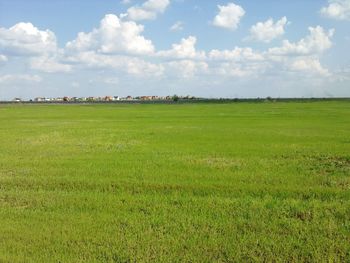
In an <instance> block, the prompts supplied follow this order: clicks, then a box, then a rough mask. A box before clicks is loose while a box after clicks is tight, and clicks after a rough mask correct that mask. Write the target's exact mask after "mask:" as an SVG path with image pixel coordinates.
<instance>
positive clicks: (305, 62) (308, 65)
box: [289, 57, 329, 76]
mask: <svg viewBox="0 0 350 263" xmlns="http://www.w3.org/2000/svg"><path fill="white" fill-rule="evenodd" d="M289 67H290V69H291V70H294V71H298V72H301V71H303V72H304V71H306V72H309V73H314V74H317V75H324V76H328V75H329V71H328V69H325V68H323V67H322V65H321V63H320V61H319V59H318V58H313V57H306V58H297V59H295V60H294V61H292V62H290V63H289Z"/></svg>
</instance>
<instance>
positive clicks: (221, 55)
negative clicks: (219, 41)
mask: <svg viewBox="0 0 350 263" xmlns="http://www.w3.org/2000/svg"><path fill="white" fill-rule="evenodd" d="M209 58H210V59H211V60H223V61H225V60H232V61H245V60H250V61H262V60H264V57H263V55H262V54H260V53H258V52H255V51H254V50H253V49H252V48H250V47H245V48H240V47H235V48H234V49H233V50H217V49H213V50H211V51H210V52H209Z"/></svg>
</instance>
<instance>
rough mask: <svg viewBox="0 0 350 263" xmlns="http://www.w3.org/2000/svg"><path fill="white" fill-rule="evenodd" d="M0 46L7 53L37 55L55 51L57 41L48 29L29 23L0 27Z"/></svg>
mask: <svg viewBox="0 0 350 263" xmlns="http://www.w3.org/2000/svg"><path fill="white" fill-rule="evenodd" d="M0 48H1V50H2V52H4V53H5V54H7V55H14V56H38V55H42V54H48V53H53V52H56V50H57V41H56V36H55V34H54V33H53V32H52V31H50V30H45V31H43V30H39V29H38V28H37V27H35V26H34V25H33V24H31V23H23V22H21V23H18V24H16V25H14V26H12V27H10V28H9V29H7V28H0Z"/></svg>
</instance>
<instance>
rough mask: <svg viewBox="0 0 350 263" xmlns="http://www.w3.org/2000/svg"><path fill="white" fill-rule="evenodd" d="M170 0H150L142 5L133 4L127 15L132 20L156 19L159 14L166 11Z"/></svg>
mask: <svg viewBox="0 0 350 263" xmlns="http://www.w3.org/2000/svg"><path fill="white" fill-rule="evenodd" d="M169 4H170V1H169V0H148V1H146V2H145V3H143V4H142V6H132V7H130V8H129V9H128V10H127V17H128V18H129V19H131V20H135V21H139V20H154V19H156V18H157V15H158V14H162V13H164V12H165V10H166V8H167V7H168V6H169Z"/></svg>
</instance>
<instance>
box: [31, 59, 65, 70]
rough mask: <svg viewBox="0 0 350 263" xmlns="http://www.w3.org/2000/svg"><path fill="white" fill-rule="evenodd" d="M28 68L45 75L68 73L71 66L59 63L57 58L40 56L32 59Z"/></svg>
mask: <svg viewBox="0 0 350 263" xmlns="http://www.w3.org/2000/svg"><path fill="white" fill-rule="evenodd" d="M30 67H31V68H32V69H35V70H39V71H42V72H46V73H58V72H70V71H72V65H69V64H64V63H61V62H59V60H58V58H57V57H48V56H41V57H35V58H32V59H31V61H30Z"/></svg>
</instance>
